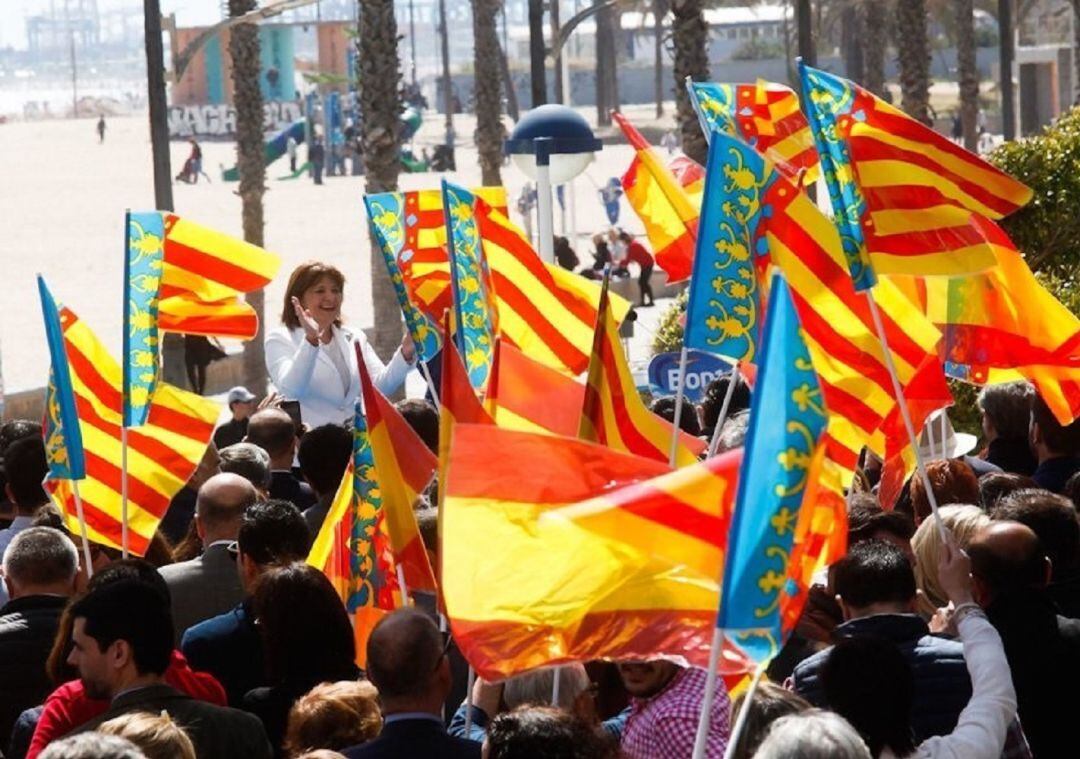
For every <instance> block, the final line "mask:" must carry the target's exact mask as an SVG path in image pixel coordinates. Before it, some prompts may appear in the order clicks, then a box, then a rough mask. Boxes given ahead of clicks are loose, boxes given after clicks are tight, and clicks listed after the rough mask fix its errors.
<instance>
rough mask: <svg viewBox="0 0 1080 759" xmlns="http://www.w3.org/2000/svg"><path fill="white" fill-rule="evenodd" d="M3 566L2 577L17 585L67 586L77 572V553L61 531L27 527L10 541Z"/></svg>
mask: <svg viewBox="0 0 1080 759" xmlns="http://www.w3.org/2000/svg"><path fill="white" fill-rule="evenodd" d="M3 565H4V574H5V576H7V577H8V578H9V579H10V580H11V581H12V582H15V583H18V584H19V585H20V586H32V585H38V586H41V585H55V584H56V583H61V582H64V583H69V584H70V583H71V581H72V580H74V579H75V574H76V573H77V572H78V571H79V553H78V551H77V550H76V549H75V544H74V543H72V542H71V538H69V537H68V536H67V535H65V534H64V533H62V532H60V530H57V529H54V528H52V527H29V528H27V529H25V530H23V531H22V532H20V533H18V534H17V535H15V537H14V538H12V540H11V542H10V543H9V544H8V546H7V549H6V550H5V551H4V555H3Z"/></svg>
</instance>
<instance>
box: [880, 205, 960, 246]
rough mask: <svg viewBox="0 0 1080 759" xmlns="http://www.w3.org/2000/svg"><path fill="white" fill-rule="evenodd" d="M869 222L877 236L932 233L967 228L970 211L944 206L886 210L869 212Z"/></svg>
mask: <svg viewBox="0 0 1080 759" xmlns="http://www.w3.org/2000/svg"><path fill="white" fill-rule="evenodd" d="M870 220H871V221H872V222H873V227H874V230H875V231H876V232H877V234H879V235H898V234H905V233H910V232H932V231H936V230H938V229H944V228H948V227H963V226H967V225H968V224H969V223H970V222H971V211H968V210H967V209H966V208H958V207H957V206H954V205H946V204H942V205H936V206H930V207H928V208H911V209H909V208H903V209H891V208H886V209H882V210H878V211H871V212H870ZM927 242H929V240H928V241H927Z"/></svg>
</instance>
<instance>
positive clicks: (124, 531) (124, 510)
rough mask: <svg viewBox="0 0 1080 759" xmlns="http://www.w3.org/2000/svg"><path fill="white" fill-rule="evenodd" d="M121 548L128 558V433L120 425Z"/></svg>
mask: <svg viewBox="0 0 1080 759" xmlns="http://www.w3.org/2000/svg"><path fill="white" fill-rule="evenodd" d="M120 548H121V549H122V551H123V557H124V558H125V559H126V558H127V557H128V431H127V426H126V425H125V424H123V423H122V422H121V424H120Z"/></svg>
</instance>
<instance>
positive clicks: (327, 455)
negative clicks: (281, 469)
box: [297, 424, 353, 540]
mask: <svg viewBox="0 0 1080 759" xmlns="http://www.w3.org/2000/svg"><path fill="white" fill-rule="evenodd" d="M352 446H353V441H352V433H351V432H349V430H347V429H345V428H344V427H339V426H338V425H336V424H324V425H323V426H322V427H316V428H315V429H313V430H309V431H308V432H307V434H305V435H304V437H302V438H301V439H300V450H299V451H298V452H297V458H298V459H299V460H300V472H301V473H302V474H303V475H304V479H305V480H307V481H308V484H309V485H311V489H312V490H314V491H315V496H316V497H317V498H318V501H316V503H315V505H314V506H312V507H310V508H308V509H306V510H304V521H305V522H307V526H308V530H309V531H310V532H311V537H312V539H313V540H314V539H315V538H316V537H317V536H318V534H319V530H320V529H322V523H323V520H325V519H326V515H327V514H328V513H329V511H330V504H331V503H333V500H334V494H335V493H337V489H338V485H340V484H341V478H342V477H343V476H344V475H345V470H346V469H347V468H348V466H349V459H351V458H352Z"/></svg>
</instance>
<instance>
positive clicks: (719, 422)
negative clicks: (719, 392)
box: [708, 363, 740, 458]
mask: <svg viewBox="0 0 1080 759" xmlns="http://www.w3.org/2000/svg"><path fill="white" fill-rule="evenodd" d="M739 377H740V371H739V364H738V363H736V364H735V368H734V369H732V370H731V379H730V380H729V381H728V386H727V392H725V393H724V401H723V403H721V404H720V415H719V416H717V417H716V426H715V427H714V428H713V433H712V439H711V440H710V441H709V453H708V458H712V457H713V456H715V455H716V449H717V448H719V447H720V428H721V427H723V426H724V422H726V421H727V417H728V409H729V408H730V407H731V399H732V397H733V396H734V395H735V385H737V384H738V383H739Z"/></svg>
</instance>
